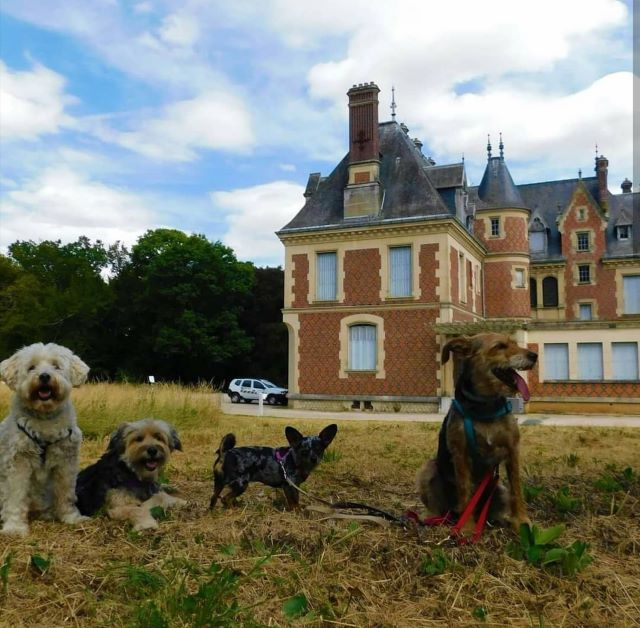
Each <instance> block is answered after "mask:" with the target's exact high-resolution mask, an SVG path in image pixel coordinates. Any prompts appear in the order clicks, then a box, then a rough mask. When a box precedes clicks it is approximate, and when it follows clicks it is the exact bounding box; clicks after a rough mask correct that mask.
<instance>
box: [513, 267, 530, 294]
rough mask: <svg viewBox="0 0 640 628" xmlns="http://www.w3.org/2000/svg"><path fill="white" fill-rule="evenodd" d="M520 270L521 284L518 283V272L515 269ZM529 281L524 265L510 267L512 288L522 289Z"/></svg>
mask: <svg viewBox="0 0 640 628" xmlns="http://www.w3.org/2000/svg"><path fill="white" fill-rule="evenodd" d="M519 270H521V271H522V284H518V273H517V271H519ZM528 283H529V277H528V273H527V269H526V268H525V267H524V266H512V267H511V287H512V288H513V289H519V290H522V289H523V288H526V287H527V285H528Z"/></svg>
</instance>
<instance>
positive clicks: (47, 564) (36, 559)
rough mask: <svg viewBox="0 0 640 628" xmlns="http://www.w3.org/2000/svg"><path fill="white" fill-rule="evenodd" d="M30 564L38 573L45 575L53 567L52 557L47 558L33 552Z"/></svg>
mask: <svg viewBox="0 0 640 628" xmlns="http://www.w3.org/2000/svg"><path fill="white" fill-rule="evenodd" d="M30 565H31V568H32V569H33V570H34V571H35V572H37V573H38V575H40V576H44V575H45V574H46V573H47V571H49V569H50V568H51V558H45V557H44V556H40V555H39V554H32V555H31V561H30Z"/></svg>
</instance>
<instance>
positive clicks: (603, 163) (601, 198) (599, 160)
mask: <svg viewBox="0 0 640 628" xmlns="http://www.w3.org/2000/svg"><path fill="white" fill-rule="evenodd" d="M595 170H596V176H597V177H598V203H600V207H601V208H602V211H603V212H604V213H605V214H608V213H609V190H608V189H607V174H608V172H609V160H608V159H607V158H606V157H603V156H602V155H600V157H598V156H596V168H595Z"/></svg>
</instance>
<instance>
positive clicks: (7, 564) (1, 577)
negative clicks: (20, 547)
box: [0, 552, 13, 597]
mask: <svg viewBox="0 0 640 628" xmlns="http://www.w3.org/2000/svg"><path fill="white" fill-rule="evenodd" d="M12 561H13V552H9V553H8V554H7V556H6V557H5V559H4V561H3V562H2V565H0V582H2V596H3V597H5V596H6V595H7V591H8V589H9V571H10V570H11V563H12Z"/></svg>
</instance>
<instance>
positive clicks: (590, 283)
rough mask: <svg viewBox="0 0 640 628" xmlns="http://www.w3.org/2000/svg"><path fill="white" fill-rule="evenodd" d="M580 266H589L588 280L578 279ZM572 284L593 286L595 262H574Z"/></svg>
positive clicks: (595, 283)
mask: <svg viewBox="0 0 640 628" xmlns="http://www.w3.org/2000/svg"><path fill="white" fill-rule="evenodd" d="M582 266H588V267H589V280H588V281H582V280H581V279H580V268H581V267H582ZM573 285H574V286H595V285H597V282H596V274H595V264H593V263H585V264H575V266H574V271H573Z"/></svg>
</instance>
